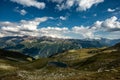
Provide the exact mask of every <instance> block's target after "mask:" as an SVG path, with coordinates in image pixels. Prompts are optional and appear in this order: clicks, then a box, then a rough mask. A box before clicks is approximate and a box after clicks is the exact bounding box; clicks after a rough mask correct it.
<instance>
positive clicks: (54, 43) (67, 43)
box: [0, 36, 120, 58]
mask: <svg viewBox="0 0 120 80" xmlns="http://www.w3.org/2000/svg"><path fill="white" fill-rule="evenodd" d="M119 41H120V40H108V39H100V40H95V39H93V40H90V39H84V40H80V39H60V38H52V37H46V36H44V37H31V36H23V37H20V36H9V37H2V38H0V48H2V49H5V50H13V51H18V52H21V53H24V54H26V55H30V56H32V57H35V58H39V57H50V56H53V55H56V54H58V53H62V52H64V51H67V50H71V49H81V48H98V47H102V46H111V45H113V44H115V43H117V42H119Z"/></svg>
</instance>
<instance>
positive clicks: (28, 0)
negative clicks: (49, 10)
mask: <svg viewBox="0 0 120 80" xmlns="http://www.w3.org/2000/svg"><path fill="white" fill-rule="evenodd" d="M11 1H12V2H16V3H18V4H21V5H23V6H27V7H31V6H32V7H36V8H38V9H44V8H45V3H44V2H38V1H37V0H11Z"/></svg>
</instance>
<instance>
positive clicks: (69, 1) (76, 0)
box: [49, 0, 104, 11]
mask: <svg viewBox="0 0 120 80" xmlns="http://www.w3.org/2000/svg"><path fill="white" fill-rule="evenodd" d="M49 1H52V2H56V3H57V5H56V7H57V9H59V10H60V11H61V10H63V9H70V8H71V7H77V9H76V10H77V11H86V10H87V9H89V8H91V7H92V6H93V5H97V4H99V3H101V2H104V0H60V1H59V0H49Z"/></svg>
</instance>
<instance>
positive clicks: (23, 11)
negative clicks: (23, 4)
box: [14, 7, 27, 15]
mask: <svg viewBox="0 0 120 80" xmlns="http://www.w3.org/2000/svg"><path fill="white" fill-rule="evenodd" d="M14 11H15V12H18V13H20V14H21V15H26V14H27V11H26V10H25V9H22V10H20V9H19V7H16V8H15V9H14Z"/></svg>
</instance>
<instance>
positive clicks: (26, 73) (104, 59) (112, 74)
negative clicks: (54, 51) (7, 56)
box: [0, 44, 120, 80]
mask: <svg viewBox="0 0 120 80" xmlns="http://www.w3.org/2000/svg"><path fill="white" fill-rule="evenodd" d="M51 61H58V62H64V63H66V64H67V65H68V67H67V68H60V67H56V66H54V65H53V66H49V65H48V63H49V62H51ZM1 63H4V64H6V65H10V66H12V67H8V69H1V70H2V72H1V71H0V73H4V75H5V76H4V75H1V74H0V75H1V76H0V77H1V78H0V79H4V80H9V78H10V80H11V79H12V80H25V79H26V80H120V44H117V45H115V46H113V47H110V48H99V49H81V50H69V51H66V52H64V53H62V54H59V55H56V56H54V57H52V58H41V59H39V60H35V61H32V62H29V63H28V62H27V63H15V62H13V61H9V60H7V61H6V60H0V64H1ZM12 64H16V65H17V66H16V65H12ZM20 64H22V65H20ZM10 68H11V69H10ZM13 71H14V72H13Z"/></svg>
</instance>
